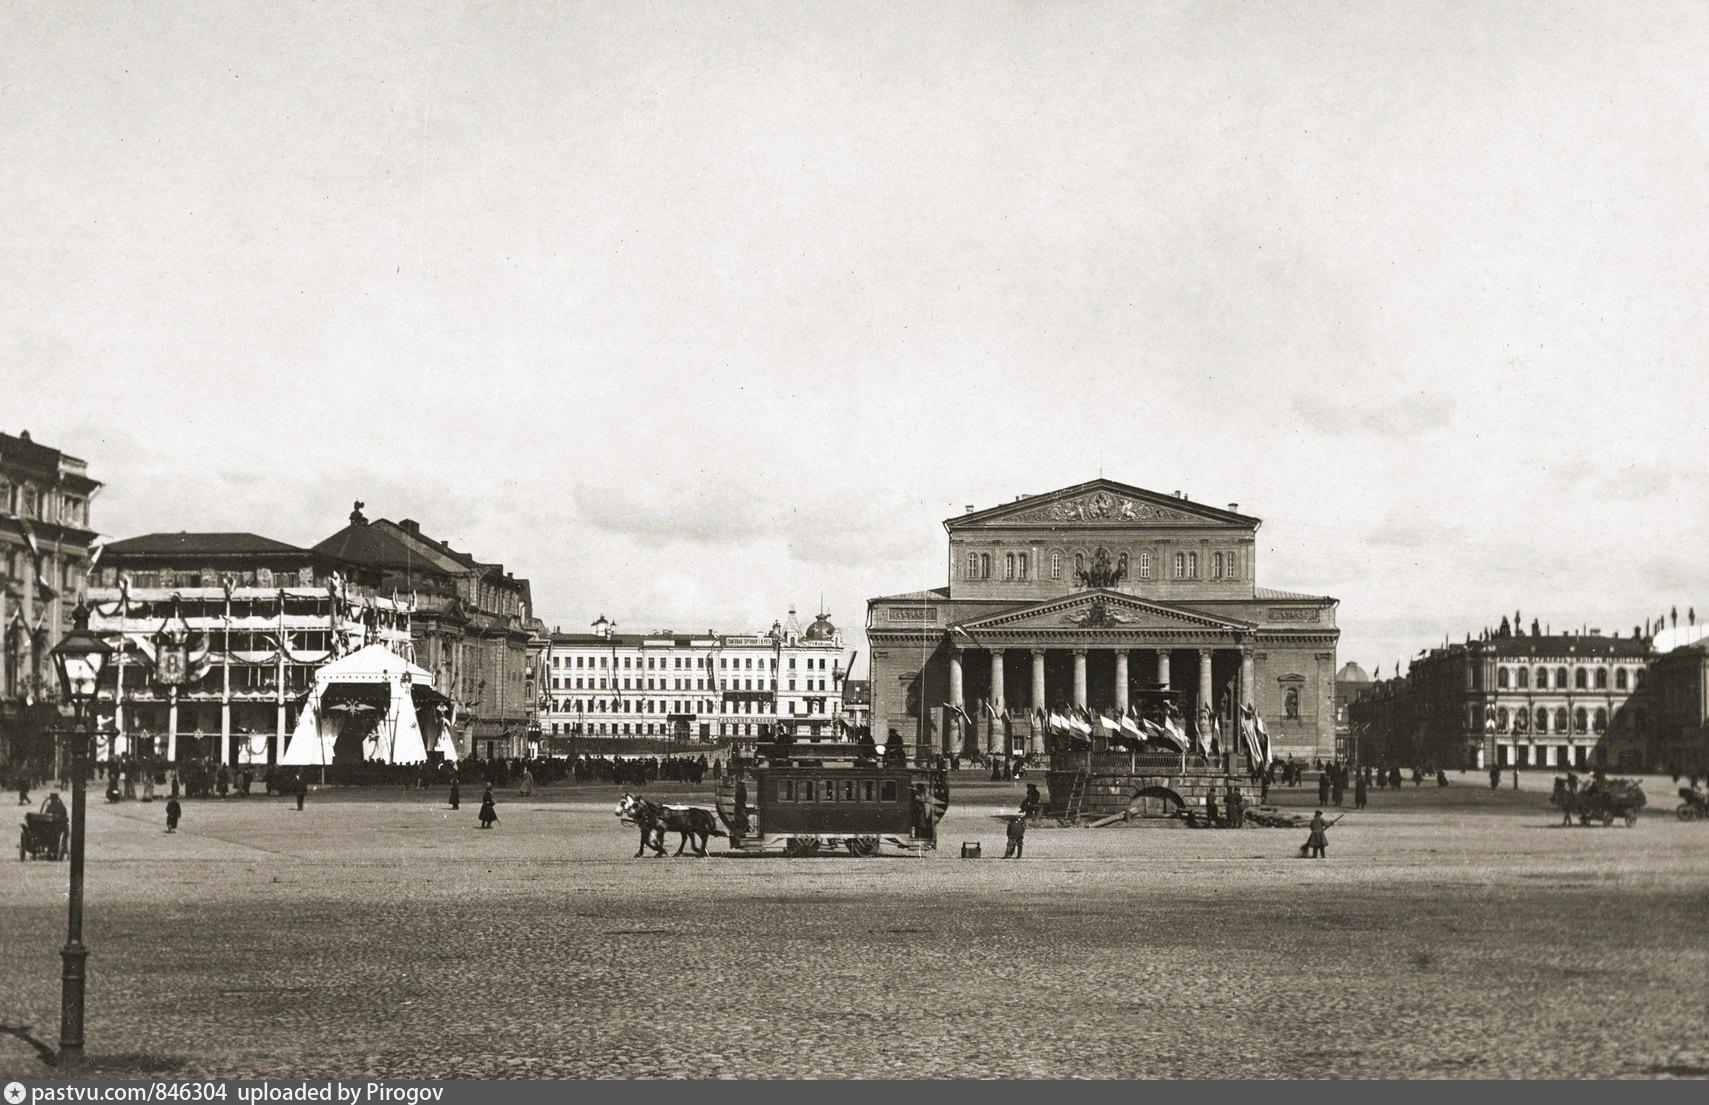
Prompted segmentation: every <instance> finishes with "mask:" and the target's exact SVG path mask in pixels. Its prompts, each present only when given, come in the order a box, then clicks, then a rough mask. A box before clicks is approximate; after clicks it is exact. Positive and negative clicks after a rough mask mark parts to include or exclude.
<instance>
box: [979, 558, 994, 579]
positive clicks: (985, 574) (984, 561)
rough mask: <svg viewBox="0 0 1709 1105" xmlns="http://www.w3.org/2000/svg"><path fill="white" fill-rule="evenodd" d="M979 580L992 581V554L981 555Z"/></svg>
mask: <svg viewBox="0 0 1709 1105" xmlns="http://www.w3.org/2000/svg"><path fill="white" fill-rule="evenodd" d="M979 578H980V579H990V578H991V554H990V553H980V554H979Z"/></svg>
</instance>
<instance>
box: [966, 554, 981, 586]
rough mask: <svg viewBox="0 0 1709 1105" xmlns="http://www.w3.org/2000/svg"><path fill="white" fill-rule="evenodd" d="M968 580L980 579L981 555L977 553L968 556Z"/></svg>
mask: <svg viewBox="0 0 1709 1105" xmlns="http://www.w3.org/2000/svg"><path fill="white" fill-rule="evenodd" d="M967 578H968V579H978V578H979V554H978V553H976V552H970V553H968V554H967Z"/></svg>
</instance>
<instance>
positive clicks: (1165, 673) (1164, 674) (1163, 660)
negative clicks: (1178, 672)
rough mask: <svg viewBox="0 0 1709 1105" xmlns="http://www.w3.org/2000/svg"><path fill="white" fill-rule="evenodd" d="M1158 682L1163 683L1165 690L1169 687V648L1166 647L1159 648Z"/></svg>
mask: <svg viewBox="0 0 1709 1105" xmlns="http://www.w3.org/2000/svg"><path fill="white" fill-rule="evenodd" d="M1157 682H1159V683H1161V684H1162V685H1163V689H1164V690H1168V689H1169V650H1168V649H1166V648H1160V649H1158V650H1157Z"/></svg>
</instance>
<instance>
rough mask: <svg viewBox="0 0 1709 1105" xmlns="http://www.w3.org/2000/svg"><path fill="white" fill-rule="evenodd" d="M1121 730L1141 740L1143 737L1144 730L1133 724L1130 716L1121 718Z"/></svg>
mask: <svg viewBox="0 0 1709 1105" xmlns="http://www.w3.org/2000/svg"><path fill="white" fill-rule="evenodd" d="M1122 728H1123V729H1125V730H1126V731H1127V732H1129V733H1131V734H1133V735H1134V736H1136V737H1140V738H1142V739H1143V738H1144V737H1145V730H1143V729H1141V728H1140V727H1139V726H1138V725H1137V724H1135V723H1134V720H1133V718H1132V717H1131V716H1128V715H1125V714H1124V715H1123V716H1122Z"/></svg>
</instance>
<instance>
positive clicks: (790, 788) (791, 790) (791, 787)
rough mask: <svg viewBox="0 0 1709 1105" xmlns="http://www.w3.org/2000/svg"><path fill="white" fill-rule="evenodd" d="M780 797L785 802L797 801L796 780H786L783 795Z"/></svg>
mask: <svg viewBox="0 0 1709 1105" xmlns="http://www.w3.org/2000/svg"><path fill="white" fill-rule="evenodd" d="M778 797H779V798H781V799H783V800H784V801H785V802H793V801H795V780H794V779H785V780H784V781H783V793H782V794H780V795H778Z"/></svg>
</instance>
